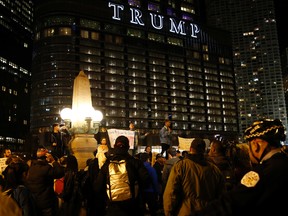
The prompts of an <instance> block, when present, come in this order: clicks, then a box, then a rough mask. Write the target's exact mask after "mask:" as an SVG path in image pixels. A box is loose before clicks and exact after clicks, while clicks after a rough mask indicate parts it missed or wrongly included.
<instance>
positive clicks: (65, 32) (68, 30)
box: [59, 27, 71, 35]
mask: <svg viewBox="0 0 288 216" xmlns="http://www.w3.org/2000/svg"><path fill="white" fill-rule="evenodd" d="M59 35H71V28H67V27H62V28H59Z"/></svg>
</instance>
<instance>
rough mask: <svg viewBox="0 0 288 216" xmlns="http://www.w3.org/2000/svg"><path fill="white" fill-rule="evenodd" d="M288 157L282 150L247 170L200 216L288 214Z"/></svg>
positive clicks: (279, 215) (272, 152) (272, 153)
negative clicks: (238, 181) (233, 185)
mask: <svg viewBox="0 0 288 216" xmlns="http://www.w3.org/2000/svg"><path fill="white" fill-rule="evenodd" d="M287 182H288V156H287V155H286V153H284V152H282V151H281V150H280V149H277V150H273V151H271V152H269V153H268V154H267V155H266V156H265V157H264V160H263V161H262V162H261V163H259V164H258V165H256V166H255V167H253V170H252V171H250V172H248V173H246V174H245V175H244V177H243V178H242V179H241V182H240V183H239V185H238V186H237V187H236V188H235V189H234V190H232V191H230V192H227V193H225V194H224V195H223V196H222V197H221V198H220V199H219V200H216V201H214V202H212V203H211V204H210V205H209V206H208V207H207V208H206V209H205V210H204V212H201V214H197V215H207V216H208V215H211V216H212V215H213V216H215V215H219V216H220V215H221V216H225V215H233V216H237V215H245V216H250V215H251V216H252V215H253V216H255V215H277V216H281V215H288V211H287V194H288V187H287Z"/></svg>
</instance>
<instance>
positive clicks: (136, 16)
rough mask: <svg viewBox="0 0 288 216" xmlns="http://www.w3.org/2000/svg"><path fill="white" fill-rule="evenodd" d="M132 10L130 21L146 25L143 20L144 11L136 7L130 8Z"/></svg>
mask: <svg viewBox="0 0 288 216" xmlns="http://www.w3.org/2000/svg"><path fill="white" fill-rule="evenodd" d="M130 11H131V20H130V23H133V24H139V25H142V26H144V23H143V21H142V20H141V17H142V12H141V11H140V10H138V9H135V8H130Z"/></svg>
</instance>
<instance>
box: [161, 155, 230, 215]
mask: <svg viewBox="0 0 288 216" xmlns="http://www.w3.org/2000/svg"><path fill="white" fill-rule="evenodd" d="M224 191H225V179H224V177H223V175H222V173H221V171H220V170H219V169H218V168H217V167H216V166H215V165H214V164H212V163H210V162H208V161H207V160H206V159H205V158H204V155H196V154H189V155H187V157H185V158H184V159H183V160H179V161H178V162H177V163H175V164H174V166H173V167H172V169H171V172H170V175H169V178H168V182H167V185H166V188H165V191H164V195H163V200H164V201H163V204H164V212H165V216H172V215H173V216H174V215H180V216H186V215H192V214H193V213H194V212H195V211H199V210H201V209H202V208H203V207H205V206H206V205H207V204H208V202H210V201H212V200H213V199H216V198H218V197H219V196H220V195H221V194H222V193H223V192H224Z"/></svg>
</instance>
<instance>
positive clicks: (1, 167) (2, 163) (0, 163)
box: [0, 158, 7, 174]
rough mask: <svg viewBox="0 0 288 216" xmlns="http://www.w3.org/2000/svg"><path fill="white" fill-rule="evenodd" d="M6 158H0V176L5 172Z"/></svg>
mask: <svg viewBox="0 0 288 216" xmlns="http://www.w3.org/2000/svg"><path fill="white" fill-rule="evenodd" d="M6 160H7V158H0V174H1V173H2V172H3V171H4V170H5V168H6V167H7V165H6Z"/></svg>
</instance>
